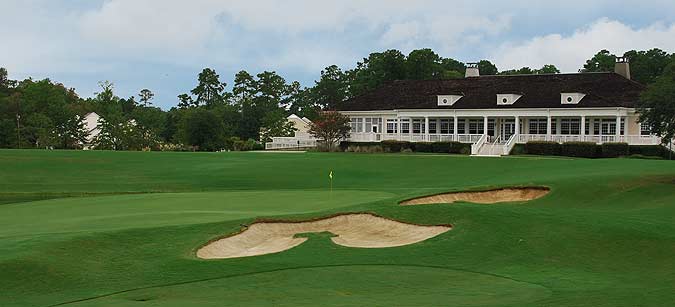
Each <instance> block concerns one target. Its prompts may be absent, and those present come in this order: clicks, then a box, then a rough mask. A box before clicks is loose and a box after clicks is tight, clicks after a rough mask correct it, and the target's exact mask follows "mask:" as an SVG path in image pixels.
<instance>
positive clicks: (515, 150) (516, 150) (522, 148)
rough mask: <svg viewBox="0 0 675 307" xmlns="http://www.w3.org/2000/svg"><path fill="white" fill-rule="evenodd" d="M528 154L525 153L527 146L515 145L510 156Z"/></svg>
mask: <svg viewBox="0 0 675 307" xmlns="http://www.w3.org/2000/svg"><path fill="white" fill-rule="evenodd" d="M525 153H527V152H526V151H525V144H515V145H513V149H511V153H509V154H510V155H523V154H525Z"/></svg>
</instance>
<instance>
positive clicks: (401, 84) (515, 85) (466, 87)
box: [336, 73, 645, 111]
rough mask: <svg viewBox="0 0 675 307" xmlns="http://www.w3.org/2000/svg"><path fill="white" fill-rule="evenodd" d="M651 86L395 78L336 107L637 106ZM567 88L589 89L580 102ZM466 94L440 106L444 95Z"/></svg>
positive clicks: (597, 78)
mask: <svg viewBox="0 0 675 307" xmlns="http://www.w3.org/2000/svg"><path fill="white" fill-rule="evenodd" d="M644 89H645V87H644V86H643V85H641V84H639V83H637V82H634V81H631V80H628V79H626V78H624V77H622V76H620V75H618V74H615V73H579V74H555V75H517V76H481V77H476V78H465V79H453V80H404V81H391V82H387V83H385V84H383V85H382V86H380V87H379V88H377V89H375V90H373V91H370V92H368V93H365V94H363V95H360V96H357V97H354V98H351V99H348V100H346V101H344V102H342V103H340V104H338V106H337V107H336V109H337V110H339V111H368V110H402V109H499V108H504V109H513V108H584V107H631V108H632V107H635V104H636V102H637V101H638V99H639V96H640V93H641V92H642V91H643V90H644ZM512 93H517V94H519V95H523V96H522V97H521V98H520V99H519V100H518V101H516V103H515V104H513V105H506V106H504V105H497V94H512ZM561 93H584V94H586V96H585V97H584V98H583V99H582V100H581V101H580V102H579V104H576V105H562V104H561V103H560V94H561ZM457 94H461V95H463V96H464V97H463V98H462V99H460V100H459V101H457V102H456V103H455V104H454V105H453V106H438V100H437V97H438V95H457Z"/></svg>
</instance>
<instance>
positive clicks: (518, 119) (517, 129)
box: [515, 116, 520, 135]
mask: <svg viewBox="0 0 675 307" xmlns="http://www.w3.org/2000/svg"><path fill="white" fill-rule="evenodd" d="M515 132H516V135H519V134H520V116H516V131H515Z"/></svg>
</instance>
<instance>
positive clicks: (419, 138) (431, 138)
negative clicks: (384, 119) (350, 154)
mask: <svg viewBox="0 0 675 307" xmlns="http://www.w3.org/2000/svg"><path fill="white" fill-rule="evenodd" d="M482 136H483V135H482V134H459V135H454V134H429V135H428V136H427V135H425V134H410V133H405V134H398V133H351V135H350V137H349V141H352V142H381V141H406V142H460V143H471V144H473V143H476V142H478V140H480V138H481V137H482Z"/></svg>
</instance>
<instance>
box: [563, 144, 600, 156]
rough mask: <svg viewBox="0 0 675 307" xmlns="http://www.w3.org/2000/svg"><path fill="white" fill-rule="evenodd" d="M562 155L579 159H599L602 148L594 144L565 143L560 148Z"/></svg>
mask: <svg viewBox="0 0 675 307" xmlns="http://www.w3.org/2000/svg"><path fill="white" fill-rule="evenodd" d="M560 155H563V156H567V157H579V158H597V157H599V156H600V155H601V149H600V146H598V145H597V144H595V143H593V142H565V143H563V144H562V145H561V146H560Z"/></svg>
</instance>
